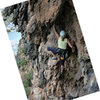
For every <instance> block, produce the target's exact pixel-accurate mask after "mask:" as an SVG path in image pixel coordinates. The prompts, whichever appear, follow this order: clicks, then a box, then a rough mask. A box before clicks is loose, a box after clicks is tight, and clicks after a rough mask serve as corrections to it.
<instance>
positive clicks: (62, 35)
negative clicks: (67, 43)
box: [60, 30, 65, 38]
mask: <svg viewBox="0 0 100 100" xmlns="http://www.w3.org/2000/svg"><path fill="white" fill-rule="evenodd" d="M60 37H63V38H64V37H65V31H64V30H61V31H60Z"/></svg>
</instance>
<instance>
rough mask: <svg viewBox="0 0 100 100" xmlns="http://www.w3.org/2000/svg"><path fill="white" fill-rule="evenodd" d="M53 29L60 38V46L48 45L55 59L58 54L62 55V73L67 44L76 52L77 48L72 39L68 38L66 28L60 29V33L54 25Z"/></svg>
mask: <svg viewBox="0 0 100 100" xmlns="http://www.w3.org/2000/svg"><path fill="white" fill-rule="evenodd" d="M53 30H54V33H55V35H56V37H57V39H58V48H55V47H48V48H47V50H48V51H49V52H50V53H51V54H52V55H53V59H54V60H56V58H57V57H56V55H57V54H58V55H59V56H60V66H61V73H62V72H63V69H64V60H65V54H66V49H67V44H68V45H69V46H70V47H71V48H72V52H74V50H75V48H74V47H73V45H72V44H71V42H70V40H69V39H68V38H66V34H65V31H64V30H61V31H60V35H59V34H58V33H57V31H56V29H55V26H53Z"/></svg>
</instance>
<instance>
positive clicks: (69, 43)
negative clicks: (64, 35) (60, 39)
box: [67, 39, 75, 52]
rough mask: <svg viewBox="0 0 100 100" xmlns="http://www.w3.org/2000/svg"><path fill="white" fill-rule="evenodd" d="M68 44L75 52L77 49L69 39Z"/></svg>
mask: <svg viewBox="0 0 100 100" xmlns="http://www.w3.org/2000/svg"><path fill="white" fill-rule="evenodd" d="M67 42H68V45H69V46H70V47H71V48H72V51H73V52H74V50H75V48H74V47H73V45H72V44H71V42H70V40H69V39H67Z"/></svg>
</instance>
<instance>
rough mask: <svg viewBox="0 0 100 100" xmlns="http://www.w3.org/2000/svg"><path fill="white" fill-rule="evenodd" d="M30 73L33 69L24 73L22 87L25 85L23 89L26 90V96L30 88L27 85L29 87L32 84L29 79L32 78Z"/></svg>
mask: <svg viewBox="0 0 100 100" xmlns="http://www.w3.org/2000/svg"><path fill="white" fill-rule="evenodd" d="M32 73H33V70H31V71H30V72H29V73H27V74H25V76H24V77H25V80H24V82H23V83H24V87H25V91H26V94H27V96H29V94H30V89H29V87H31V86H32V82H31V80H32Z"/></svg>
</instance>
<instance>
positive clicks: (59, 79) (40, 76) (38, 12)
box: [7, 0, 99, 100]
mask: <svg viewBox="0 0 100 100" xmlns="http://www.w3.org/2000/svg"><path fill="white" fill-rule="evenodd" d="M11 8H12V9H13V13H14V16H13V17H14V18H13V22H14V24H15V25H17V24H18V27H19V28H18V29H19V31H21V32H22V39H21V40H20V44H19V52H18V57H19V58H20V59H26V60H28V62H27V65H24V67H25V69H26V70H22V69H20V72H21V73H22V74H21V76H22V79H23V80H24V76H23V74H25V73H27V72H28V71H30V70H33V76H32V80H31V82H32V85H31V87H30V88H31V89H30V90H31V92H30V94H29V95H28V98H29V100H71V99H73V98H77V97H80V96H83V95H86V94H89V93H93V92H96V91H98V90H99V87H98V85H97V82H96V79H95V75H94V71H93V68H92V65H91V61H90V58H89V55H88V52H87V48H86V45H85V42H84V38H83V36H82V33H81V29H80V26H79V23H78V19H77V17H76V13H75V10H74V7H73V3H72V1H71V0H29V2H24V3H22V4H18V5H15V6H13V7H11ZM7 9H8V10H9V9H10V8H7ZM11 12H12V11H9V12H8V15H9V13H11ZM16 12H17V13H16ZM54 23H55V25H56V29H57V32H58V33H59V32H60V30H61V29H64V30H65V31H66V32H67V37H68V38H69V39H70V40H71V42H72V44H73V45H74V46H75V52H74V53H72V51H71V49H70V48H69V47H68V53H69V57H68V58H67V59H66V60H65V65H64V73H63V75H60V66H59V59H58V60H52V59H51V56H50V55H49V54H48V52H47V51H46V48H47V46H53V47H57V38H56V37H55V34H54V32H53V29H52V26H53V25H54ZM21 48H23V51H24V54H20V49H21Z"/></svg>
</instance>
